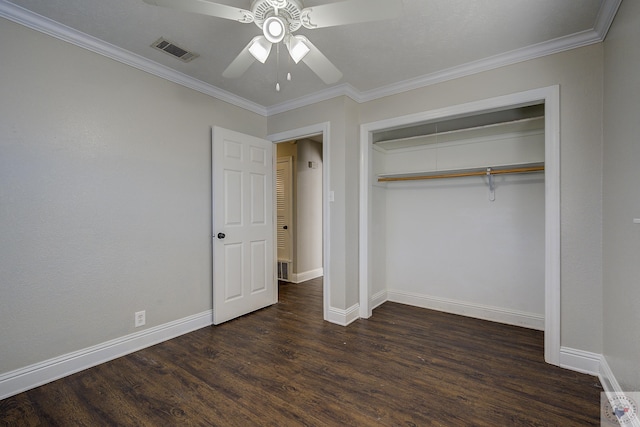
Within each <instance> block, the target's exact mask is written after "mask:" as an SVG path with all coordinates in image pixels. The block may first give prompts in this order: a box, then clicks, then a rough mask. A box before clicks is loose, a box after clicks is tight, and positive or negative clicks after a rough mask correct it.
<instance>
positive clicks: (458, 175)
mask: <svg viewBox="0 0 640 427" xmlns="http://www.w3.org/2000/svg"><path fill="white" fill-rule="evenodd" d="M543 170H544V166H529V167H522V168H511V169H497V170H495V169H492V168H487V169H485V170H481V171H470V172H458V173H456V172H451V173H443V174H439V175H420V176H396V177H380V178H378V182H392V181H418V180H423V179H440V178H461V177H464V176H486V175H502V174H507V173H528V172H540V171H543Z"/></svg>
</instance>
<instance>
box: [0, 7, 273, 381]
mask: <svg viewBox="0 0 640 427" xmlns="http://www.w3.org/2000/svg"><path fill="white" fill-rule="evenodd" d="M0 40H2V43H0V53H1V56H2V57H3V58H5V59H3V60H2V61H0V76H1V77H0V183H2V184H1V186H0V236H2V237H1V243H0V286H1V288H0V292H1V294H0V343H2V344H1V345H0V373H3V372H7V371H11V370H14V369H17V368H20V367H24V366H27V365H30V364H33V363H35V362H40V361H43V360H47V359H50V358H52V357H55V356H59V355H61V354H65V353H68V352H72V351H75V350H79V349H84V348H87V347H90V346H92V345H96V344H99V343H103V342H106V341H108V340H111V339H115V338H118V337H122V336H125V335H127V334H131V333H133V332H136V331H139V330H140V329H135V330H134V317H133V316H134V312H135V311H139V310H146V326H145V328H151V327H153V326H157V325H162V324H165V323H167V322H170V321H173V320H177V319H182V318H185V317H187V316H190V315H194V314H198V313H202V312H205V311H207V310H210V309H211V299H212V296H211V258H210V257H211V248H210V246H211V242H210V235H211V234H210V233H211V172H210V161H211V160H210V159H211V154H210V151H211V142H210V141H211V139H210V132H211V131H210V128H211V126H212V125H220V126H223V127H226V128H230V129H234V130H241V131H242V132H244V133H249V134H253V135H255V136H261V137H264V136H266V119H265V118H264V117H261V116H258V115H256V114H254V113H250V112H248V111H246V110H243V109H240V108H237V107H233V106H230V105H228V104H225V103H224V102H221V101H218V100H216V99H214V98H211V97H209V96H206V95H203V94H200V93H197V92H195V91H192V90H190V89H186V88H184V87H182V86H179V85H176V84H173V83H170V82H168V81H166V80H163V79H160V78H156V77H153V76H151V75H149V74H147V73H144V72H141V71H138V70H135V69H133V68H131V67H129V66H127V65H124V64H121V63H119V62H115V61H113V60H110V59H107V58H105V57H102V56H99V55H96V54H94V53H91V52H89V51H86V50H83V49H80V48H78V47H75V46H72V45H70V44H68V43H64V42H62V41H59V40H56V39H53V38H51V37H48V36H46V35H43V34H41V33H38V32H35V31H32V30H29V29H27V28H25V27H23V26H20V25H18V24H15V23H13V22H10V21H6V20H4V19H0ZM7 58H11V59H10V60H8V59H7ZM143 329H144V328H143Z"/></svg>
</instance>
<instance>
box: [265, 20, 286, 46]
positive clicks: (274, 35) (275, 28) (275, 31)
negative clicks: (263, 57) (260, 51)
mask: <svg viewBox="0 0 640 427" xmlns="http://www.w3.org/2000/svg"><path fill="white" fill-rule="evenodd" d="M286 28H287V24H286V23H285V22H284V20H283V19H282V18H280V17H279V16H272V17H270V18H267V19H266V20H265V21H264V24H263V25H262V32H263V33H264V36H265V37H266V38H267V40H269V41H270V42H271V43H280V42H281V41H282V39H284V36H285V35H286V34H287V31H286Z"/></svg>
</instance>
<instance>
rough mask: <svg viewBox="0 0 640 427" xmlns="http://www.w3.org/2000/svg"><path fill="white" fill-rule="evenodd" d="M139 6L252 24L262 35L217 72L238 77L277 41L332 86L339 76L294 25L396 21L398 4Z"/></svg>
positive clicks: (262, 0) (187, 2) (164, 2)
mask: <svg viewBox="0 0 640 427" xmlns="http://www.w3.org/2000/svg"><path fill="white" fill-rule="evenodd" d="M144 2H145V3H148V4H151V5H155V6H164V7H169V8H173V9H177V10H182V11H186V12H193V13H200V14H203V15H209V16H215V17H218V18H224V19H230V20H234V21H238V22H242V23H251V22H253V23H255V24H256V25H257V26H258V27H259V28H260V29H262V33H263V35H260V36H256V37H254V38H253V39H252V40H251V41H250V42H249V44H248V45H247V46H246V47H245V48H244V49H243V50H242V51H241V52H240V54H239V55H238V56H237V57H236V58H235V59H234V60H233V61H232V62H231V64H229V66H228V67H227V69H226V70H224V72H223V73H222V75H223V76H224V77H229V78H235V77H240V76H241V75H243V74H244V72H245V71H247V69H249V67H250V66H251V64H253V62H254V61H255V60H257V61H260V62H261V63H264V62H265V61H266V60H267V58H268V57H269V53H270V52H271V47H272V46H273V45H274V44H278V43H280V42H283V43H284V44H285V45H286V47H287V50H288V51H289V55H290V56H291V58H292V59H293V61H294V62H295V63H296V64H297V63H298V62H300V61H302V62H304V63H305V64H306V65H307V66H308V67H309V68H310V69H311V70H312V71H313V72H314V73H315V74H317V75H318V77H320V78H321V79H322V81H324V82H325V83H326V84H333V83H336V82H337V81H338V80H340V79H341V78H342V73H341V72H340V70H338V69H337V68H336V66H335V65H333V64H332V63H331V61H329V59H327V57H326V56H324V54H323V53H322V52H320V50H318V48H317V47H315V46H314V45H313V43H311V42H310V41H309V39H308V38H306V37H305V36H303V35H293V33H294V32H295V31H297V30H298V29H299V28H300V27H305V28H308V29H316V28H325V27H333V26H337V25H347V24H354V23H359V22H369V21H377V20H382V19H391V18H395V17H398V16H399V15H400V13H401V12H402V0H346V1H340V2H336V3H328V4H324V5H319V6H313V7H307V8H305V7H303V5H302V2H301V1H300V0H253V1H252V3H251V10H246V9H239V8H237V7H233V6H228V5H224V4H220V3H213V2H210V1H207V0H144Z"/></svg>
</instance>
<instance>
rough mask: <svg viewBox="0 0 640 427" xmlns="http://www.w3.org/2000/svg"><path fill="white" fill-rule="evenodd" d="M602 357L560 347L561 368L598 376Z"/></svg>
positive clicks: (588, 352)
mask: <svg viewBox="0 0 640 427" xmlns="http://www.w3.org/2000/svg"><path fill="white" fill-rule="evenodd" d="M601 360H602V355H601V354H598V353H592V352H590V351H584V350H578V349H575V348H570V347H560V367H561V368H566V369H571V370H572V371H577V372H582V373H583V374H589V375H595V376H598V374H599V373H600V364H601Z"/></svg>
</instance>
